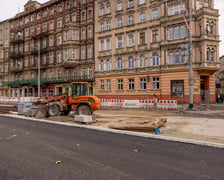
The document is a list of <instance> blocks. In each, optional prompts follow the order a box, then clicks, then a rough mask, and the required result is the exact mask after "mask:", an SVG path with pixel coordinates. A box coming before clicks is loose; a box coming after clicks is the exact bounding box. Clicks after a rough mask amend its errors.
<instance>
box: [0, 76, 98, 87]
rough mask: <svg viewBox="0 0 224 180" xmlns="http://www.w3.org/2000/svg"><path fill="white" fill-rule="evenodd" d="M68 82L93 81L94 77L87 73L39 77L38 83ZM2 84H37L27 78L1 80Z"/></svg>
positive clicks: (20, 85) (35, 81) (16, 85)
mask: <svg viewBox="0 0 224 180" xmlns="http://www.w3.org/2000/svg"><path fill="white" fill-rule="evenodd" d="M70 82H94V77H90V76H87V75H84V76H67V77H57V78H41V79H40V83H41V85H43V84H56V83H70ZM2 84H3V85H8V86H9V87H12V88H18V87H22V86H24V85H27V86H37V85H38V80H37V79H27V80H16V81H10V82H2Z"/></svg>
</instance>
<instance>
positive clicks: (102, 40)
mask: <svg viewBox="0 0 224 180" xmlns="http://www.w3.org/2000/svg"><path fill="white" fill-rule="evenodd" d="M100 51H104V39H101V40H100Z"/></svg>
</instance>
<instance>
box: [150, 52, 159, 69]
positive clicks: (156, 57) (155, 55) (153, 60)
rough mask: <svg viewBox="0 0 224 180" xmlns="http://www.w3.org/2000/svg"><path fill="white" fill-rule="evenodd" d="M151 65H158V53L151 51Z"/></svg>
mask: <svg viewBox="0 0 224 180" xmlns="http://www.w3.org/2000/svg"><path fill="white" fill-rule="evenodd" d="M152 65H153V66H159V54H158V53H153V55H152Z"/></svg>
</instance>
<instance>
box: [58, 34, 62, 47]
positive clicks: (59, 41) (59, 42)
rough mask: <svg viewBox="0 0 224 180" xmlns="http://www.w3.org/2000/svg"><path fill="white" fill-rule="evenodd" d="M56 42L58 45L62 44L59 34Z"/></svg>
mask: <svg viewBox="0 0 224 180" xmlns="http://www.w3.org/2000/svg"><path fill="white" fill-rule="evenodd" d="M57 44H58V45H60V44H62V36H61V35H59V36H58V42H57Z"/></svg>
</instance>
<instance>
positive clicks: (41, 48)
mask: <svg viewBox="0 0 224 180" xmlns="http://www.w3.org/2000/svg"><path fill="white" fill-rule="evenodd" d="M48 51H49V49H48V48H47V47H40V54H42V53H46V52H48ZM30 52H31V54H33V55H37V54H38V47H33V48H31V51H30Z"/></svg>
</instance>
